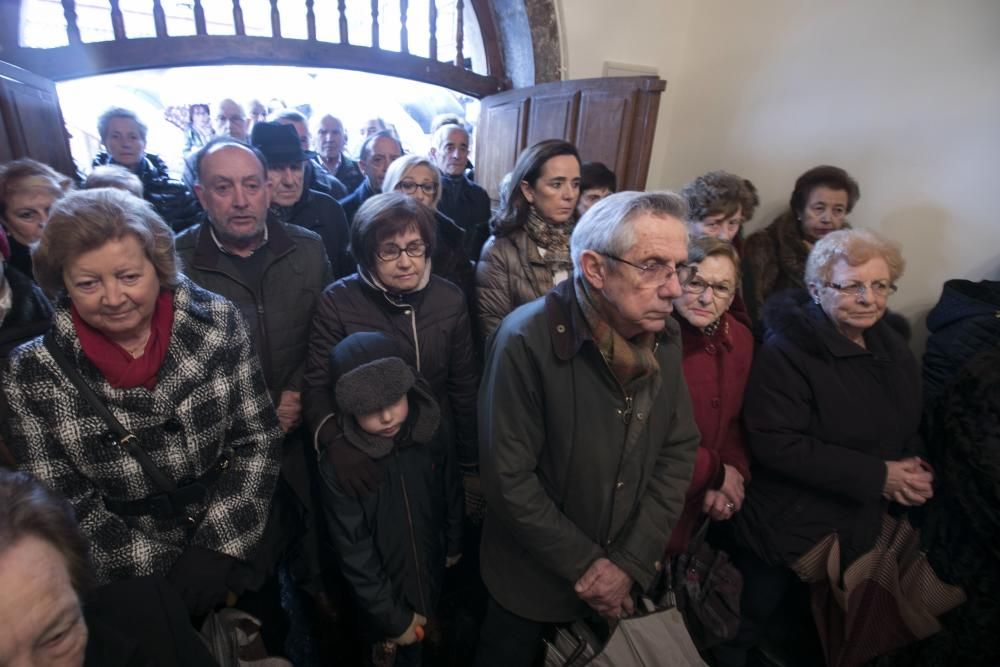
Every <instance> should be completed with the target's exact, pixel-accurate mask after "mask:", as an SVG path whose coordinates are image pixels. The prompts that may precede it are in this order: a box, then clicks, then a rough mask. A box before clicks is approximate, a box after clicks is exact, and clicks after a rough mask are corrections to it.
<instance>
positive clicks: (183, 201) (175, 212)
mask: <svg viewBox="0 0 1000 667" xmlns="http://www.w3.org/2000/svg"><path fill="white" fill-rule="evenodd" d="M146 132H147V127H146V125H145V124H144V123H143V122H142V121H140V120H139V117H138V116H137V115H136V114H135V112H134V111H129V110H128V109H122V108H120V107H112V108H111V109H108V110H107V111H105V112H104V113H102V114H101V116H100V118H98V119H97V133H98V135H99V136H100V137H101V143H103V144H104V147H105V150H104V151H103V152H101V153H98V154H97V157H95V158H94V162H93V164H92V165H91V166H93V167H97V166H100V165H104V164H117V165H121V166H122V167H125V168H126V169H128V170H129V171H131V172H132V173H133V174H135V175H136V176H138V177H139V180H140V181H142V196H143V198H144V199H145V200H146V201H148V202H150V203H151V204H152V205H153V206H154V208H156V212H157V213H159V214H160V216H161V217H162V218H163V219H164V220H165V221H166V222H167V224H168V225H170V227H171V228H173V230H174V231H178V232H179V231H181V230H182V229H185V228H187V227H190V226H191V225H193V224H194V223H195V222H197V216H198V213H199V211H200V208H199V206H198V202H197V200H196V199H195V198H194V195H192V194H191V191H190V190H188V188H187V186H185V185H184V184H183V183H181V182H180V181H176V180H174V179H173V178H171V177H170V172H169V171H168V170H167V164H166V163H165V162H164V161H163V160H162V159H160V157H159V156H158V155H154V154H153V153H147V152H146Z"/></svg>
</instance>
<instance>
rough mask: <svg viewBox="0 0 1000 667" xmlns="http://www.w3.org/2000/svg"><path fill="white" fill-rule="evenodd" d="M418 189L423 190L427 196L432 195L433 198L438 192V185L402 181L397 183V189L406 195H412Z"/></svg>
mask: <svg viewBox="0 0 1000 667" xmlns="http://www.w3.org/2000/svg"><path fill="white" fill-rule="evenodd" d="M417 188H420V189H421V190H423V191H424V194H425V195H431V196H432V197H433V196H434V194H435V193H437V191H438V184H437V183H417V182H416V181H400V182H399V183H396V189H397V190H402V191H403V192H404V193H405V194H408V195H412V194H413V193H414V192H416V191H417Z"/></svg>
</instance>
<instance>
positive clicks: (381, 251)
mask: <svg viewBox="0 0 1000 667" xmlns="http://www.w3.org/2000/svg"><path fill="white" fill-rule="evenodd" d="M404 252H405V253H406V254H407V256H408V257H423V256H424V255H426V254H427V244H426V243H424V242H423V241H410V242H409V243H407V244H406V247H405V248H400V247H399V246H398V245H396V244H395V243H383V244H382V245H380V246H379V247H378V250H376V251H375V254H376V255H377V256H378V258H379V259H381V260H382V261H383V262H391V261H393V260H396V259H399V256H400V255H402V254H403V253H404Z"/></svg>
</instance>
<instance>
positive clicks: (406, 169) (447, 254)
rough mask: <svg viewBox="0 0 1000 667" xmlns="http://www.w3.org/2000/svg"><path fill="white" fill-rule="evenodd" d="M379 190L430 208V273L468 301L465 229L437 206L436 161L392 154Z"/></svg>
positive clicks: (470, 276) (471, 282) (470, 279)
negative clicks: (433, 243) (432, 238)
mask: <svg viewBox="0 0 1000 667" xmlns="http://www.w3.org/2000/svg"><path fill="white" fill-rule="evenodd" d="M382 192H401V193H403V194H404V195H406V196H407V197H412V198H413V199H415V200H417V201H418V202H420V203H421V204H423V205H424V206H426V207H427V208H429V209H430V210H431V211H433V212H434V222H435V232H434V233H435V235H436V241H437V245H436V246H435V248H434V255H433V257H431V273H433V274H434V275H436V276H441V277H442V278H444V279H445V280H450V281H451V282H453V283H455V284H456V285H458V286H459V287H460V288H461V289H462V292H463V293H465V296H466V299H467V300H468V301H469V302H470V303H471V302H472V298H473V296H474V291H475V273H474V271H473V268H472V262H471V261H470V259H469V257H468V255H466V253H465V231H464V230H463V229H462V228H461V227H459V226H458V225H457V224H455V221H454V220H452V219H451V218H449V217H448V216H446V215H445V214H444V213H442V212H441V211H439V210H438V209H437V205H438V202H439V201H441V172H440V171H439V170H438V168H437V165H435V164H434V163H433V162H431V160H430V158H427V157H424V156H423V155H404V156H402V157H399V158H396V159H395V160H393V162H392V164H390V165H389V168H388V169H387V170H386V172H385V180H383V181H382Z"/></svg>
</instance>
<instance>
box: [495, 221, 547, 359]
mask: <svg viewBox="0 0 1000 667" xmlns="http://www.w3.org/2000/svg"><path fill="white" fill-rule="evenodd" d="M553 286H554V285H553V280H552V272H551V271H549V268H548V267H547V266H546V265H545V260H543V259H542V255H541V253H540V252H538V246H537V245H535V243H534V242H533V241H532V240H531V239H530V238H529V237H528V233H527V232H526V231H524V229H516V230H514V231H512V232H511V233H509V234H506V235H504V236H499V237H498V236H491V237H490V238H489V240H487V241H486V245H484V246H483V252H482V254H481V255H480V258H479V264H478V265H477V266H476V303H477V306H476V308H477V312H478V316H479V335H480V336H481V337H482V339H483V340H486V339H487V338H489V336H490V335H491V334H492V333H493V332H494V331H496V330H497V327H499V326H500V322H501V321H502V320H503V318H504V317H506V316H507V315H508V314H509V313H511V312H512V311H513V310H514V309H515V308H517V307H518V306H520V305H523V304H526V303H528V302H529V301H534V300H535V299H537V298H538V297H540V296H542V295H544V294H546V293H548V292H549V290H551V289H552V288H553Z"/></svg>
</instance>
